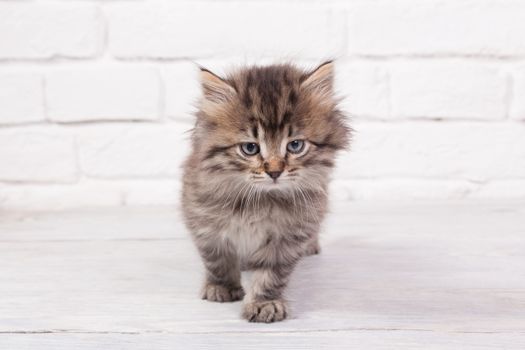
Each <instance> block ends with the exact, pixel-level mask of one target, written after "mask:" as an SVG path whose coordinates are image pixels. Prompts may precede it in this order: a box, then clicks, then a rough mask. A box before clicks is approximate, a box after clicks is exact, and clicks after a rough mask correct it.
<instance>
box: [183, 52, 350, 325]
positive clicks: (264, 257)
mask: <svg viewBox="0 0 525 350" xmlns="http://www.w3.org/2000/svg"><path fill="white" fill-rule="evenodd" d="M201 81H202V89H203V96H202V98H201V100H200V101H199V105H198V108H199V111H198V113H197V122H196V124H195V129H194V130H193V135H192V147H193V149H192V153H191V154H190V156H189V158H188V159H187V161H186V163H185V172H184V188H183V212H184V216H185V221H186V225H187V227H188V229H189V231H190V232H191V234H192V236H193V239H194V241H195V244H196V246H197V248H198V250H199V252H200V255H201V257H202V260H203V262H204V265H205V267H206V281H205V283H204V288H203V291H202V298H203V299H207V300H209V301H217V302H227V301H236V300H240V299H243V297H244V304H243V313H242V315H243V317H244V318H246V319H247V320H249V321H253V322H274V321H280V320H283V319H284V318H285V317H286V315H287V306H286V303H285V301H284V300H283V290H284V288H285V286H286V284H287V282H288V280H289V277H290V274H291V273H292V270H293V269H294V266H295V265H296V264H297V262H298V260H299V259H300V258H301V257H302V256H305V255H309V254H316V253H318V252H319V243H318V233H319V225H320V222H321V220H322V219H323V217H324V215H325V212H326V205H327V184H328V178H329V175H330V172H331V170H332V168H333V167H334V158H335V154H336V152H337V151H338V150H341V149H343V148H345V147H346V146H347V144H348V142H349V136H350V135H349V134H350V132H349V128H348V127H347V126H346V124H345V120H344V119H345V118H344V116H343V114H342V113H341V112H340V111H339V110H338V108H337V100H336V99H335V98H334V94H333V88H332V84H333V64H332V62H326V63H324V64H322V65H321V66H319V67H318V68H317V69H315V70H313V71H311V72H305V71H302V70H300V69H298V68H296V67H294V66H292V65H287V64H283V65H273V66H266V67H250V68H244V69H241V70H238V71H236V72H234V73H232V74H231V75H229V76H227V77H225V78H221V77H219V76H217V75H215V74H214V73H212V72H210V71H208V70H206V69H201ZM244 269H249V270H253V271H254V273H253V282H252V285H251V287H250V288H249V290H247V293H246V296H244V294H245V293H244V290H243V288H242V286H241V270H244Z"/></svg>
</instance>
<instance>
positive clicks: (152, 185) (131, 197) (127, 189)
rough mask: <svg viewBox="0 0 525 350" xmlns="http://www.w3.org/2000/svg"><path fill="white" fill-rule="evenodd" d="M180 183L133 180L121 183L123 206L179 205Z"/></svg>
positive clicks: (174, 181)
mask: <svg viewBox="0 0 525 350" xmlns="http://www.w3.org/2000/svg"><path fill="white" fill-rule="evenodd" d="M181 187H182V183H181V181H180V179H172V180H134V181H125V182H123V183H122V193H123V197H124V204H125V205H170V206H176V205H179V204H180V198H181V193H180V191H181Z"/></svg>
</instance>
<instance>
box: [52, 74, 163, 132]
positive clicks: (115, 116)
mask: <svg viewBox="0 0 525 350" xmlns="http://www.w3.org/2000/svg"><path fill="white" fill-rule="evenodd" d="M46 100H47V107H48V112H47V114H48V116H49V118H50V119H51V120H54V121H59V122H79V121H92V120H154V119H157V118H158V116H159V105H160V102H159V101H160V80H159V77H158V73H157V71H156V70H155V69H152V68H146V67H144V68H143V67H126V68H123V67H106V68H91V69H79V70H72V69H67V70H56V71H54V72H52V73H50V74H48V76H47V78H46Z"/></svg>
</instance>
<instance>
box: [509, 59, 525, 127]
mask: <svg viewBox="0 0 525 350" xmlns="http://www.w3.org/2000/svg"><path fill="white" fill-rule="evenodd" d="M512 81H513V88H512V101H511V107H510V117H511V118H512V119H516V120H525V66H521V67H520V68H519V69H517V70H516V71H515V72H514V74H513V79H512Z"/></svg>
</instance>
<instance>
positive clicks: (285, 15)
mask: <svg viewBox="0 0 525 350" xmlns="http://www.w3.org/2000/svg"><path fill="white" fill-rule="evenodd" d="M106 10H107V12H106V13H107V16H108V18H109V22H110V30H109V50H110V52H111V53H112V54H113V55H114V56H117V57H121V58H129V57H131V58H133V57H161V58H186V57H197V58H202V57H211V56H215V57H216V56H230V57H231V56H234V55H241V56H251V55H255V56H266V57H268V56H272V57H282V58H290V57H295V56H300V57H313V58H315V59H319V58H320V57H326V56H327V55H328V56H338V55H340V54H342V50H343V46H344V29H343V28H344V18H343V13H342V12H341V11H340V10H338V11H336V10H334V9H329V8H327V7H325V6H321V5H311V4H310V5H301V6H300V7H299V6H293V5H283V4H279V3H271V4H270V3H265V4H260V3H252V2H243V3H230V2H222V3H209V2H207V3H198V2H193V3H178V2H169V3H168V2H165V3H156V6H151V5H150V4H148V3H114V4H108V6H106Z"/></svg>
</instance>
